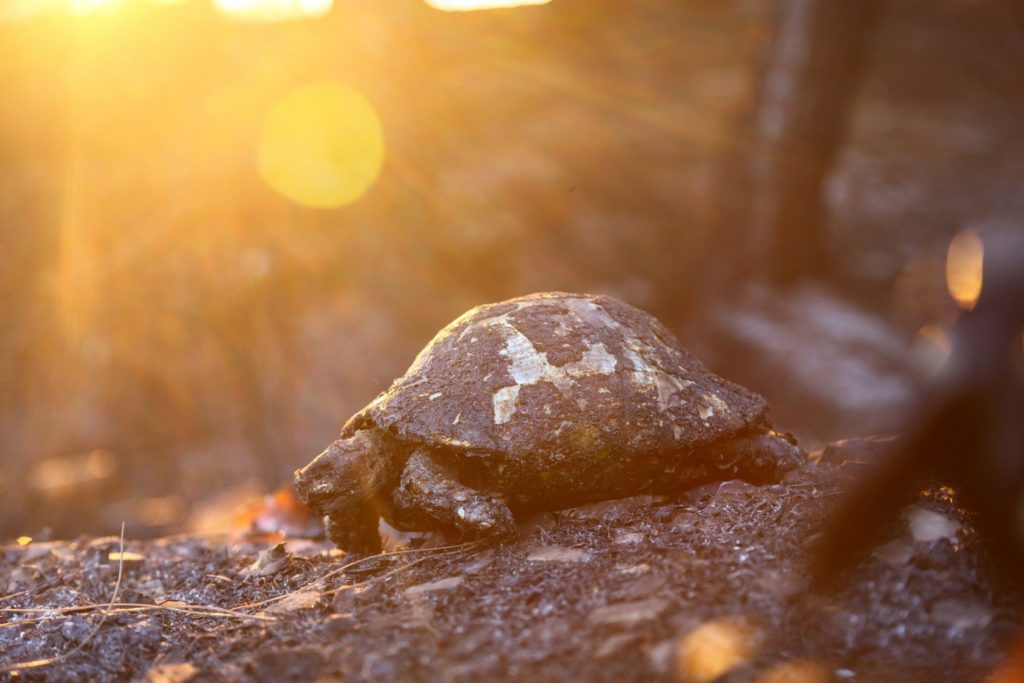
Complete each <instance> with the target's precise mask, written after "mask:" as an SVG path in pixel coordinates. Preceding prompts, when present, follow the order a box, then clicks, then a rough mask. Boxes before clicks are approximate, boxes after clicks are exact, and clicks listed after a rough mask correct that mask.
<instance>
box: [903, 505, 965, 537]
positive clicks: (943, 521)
mask: <svg viewBox="0 0 1024 683" xmlns="http://www.w3.org/2000/svg"><path fill="white" fill-rule="evenodd" d="M906 517H907V527H908V528H909V530H910V536H911V537H912V538H913V539H914V541H916V542H918V543H931V542H933V541H937V540H939V539H940V538H948V539H949V540H951V541H952V540H955V539H956V534H957V532H958V531H960V523H959V522H957V521H956V520H953V519H950V518H949V517H947V516H946V515H943V514H940V513H938V512H935V511H934V510H929V509H927V508H923V507H920V506H916V507H912V508H910V509H909V510H908V511H907V513H906Z"/></svg>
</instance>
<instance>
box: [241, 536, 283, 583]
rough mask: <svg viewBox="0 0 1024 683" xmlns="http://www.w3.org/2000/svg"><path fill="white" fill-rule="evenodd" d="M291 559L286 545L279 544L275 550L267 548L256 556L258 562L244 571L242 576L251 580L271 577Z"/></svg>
mask: <svg viewBox="0 0 1024 683" xmlns="http://www.w3.org/2000/svg"><path fill="white" fill-rule="evenodd" d="M290 559H291V554H290V553H289V552H288V551H287V550H285V547H284V543H278V544H277V545H275V546H274V547H273V548H267V549H266V550H263V551H261V552H260V554H259V555H257V556H256V560H255V561H254V562H253V563H252V564H250V565H249V566H248V567H246V568H245V569H243V570H242V572H241V576H243V577H245V578H249V577H252V576H270V575H271V574H276V573H277V572H279V571H281V569H282V568H284V566H285V565H286V564H288V561H289V560H290Z"/></svg>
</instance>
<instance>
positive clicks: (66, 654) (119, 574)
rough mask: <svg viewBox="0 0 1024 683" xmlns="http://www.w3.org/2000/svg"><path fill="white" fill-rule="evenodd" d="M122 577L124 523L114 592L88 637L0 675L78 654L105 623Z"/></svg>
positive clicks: (8, 667) (8, 669) (4, 668)
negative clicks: (67, 648)
mask: <svg viewBox="0 0 1024 683" xmlns="http://www.w3.org/2000/svg"><path fill="white" fill-rule="evenodd" d="M123 575H124V522H121V551H120V554H119V555H118V561H117V581H116V582H115V583H114V592H113V594H112V595H111V596H110V602H109V603H107V609H106V610H105V611H104V612H103V616H102V617H100V620H99V621H98V622H97V623H96V625H95V626H93V628H92V630H91V631H89V633H88V635H86V636H85V638H83V639H82V640H81V641H79V643H78V645H76V646H74V647H73V648H71V649H70V650H68V651H67V652H64V653H62V654H59V655H57V656H56V657H47V658H45V659H34V660H32V661H28V662H18V663H16V664H11V665H9V666H4V667H0V673H11V672H14V671H24V670H26V669H36V668H39V667H41V666H49V665H50V664H55V663H56V662H59V661H62V660H65V659H67V658H68V657H70V656H71V655H73V654H75V653H77V652H80V651H81V650H82V648H84V647H85V646H86V645H87V644H88V643H89V641H90V640H92V639H93V637H94V636H95V635H96V634H97V633H98V632H99V630H100V627H101V626H103V622H105V621H106V620H107V616H108V615H109V614H110V610H111V609H112V608H113V606H114V604H115V603H116V602H117V595H118V593H120V592H121V577H122V576H123Z"/></svg>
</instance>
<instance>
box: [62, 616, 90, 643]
mask: <svg viewBox="0 0 1024 683" xmlns="http://www.w3.org/2000/svg"><path fill="white" fill-rule="evenodd" d="M91 632H92V626H90V625H89V622H88V621H86V620H85V619H84V618H82V617H80V616H78V615H77V614H76V615H74V616H72V617H69V618H68V619H65V620H64V623H62V624H61V625H60V634H61V635H62V636H64V639H65V640H66V641H68V642H69V643H76V644H77V643H80V642H82V641H83V640H85V639H86V638H88V637H89V634H90V633H91Z"/></svg>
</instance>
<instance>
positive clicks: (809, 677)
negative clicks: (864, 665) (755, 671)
mask: <svg viewBox="0 0 1024 683" xmlns="http://www.w3.org/2000/svg"><path fill="white" fill-rule="evenodd" d="M831 680H832V672H831V671H829V669H827V668H826V667H825V666H823V665H821V664H818V663H817V662H812V661H810V660H806V659H804V660H801V659H797V660H794V661H791V662H780V663H778V664H776V665H774V666H773V667H772V668H770V669H768V670H767V671H765V672H764V673H762V674H761V675H760V676H758V677H757V680H756V683H829V681H831Z"/></svg>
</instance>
